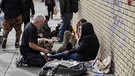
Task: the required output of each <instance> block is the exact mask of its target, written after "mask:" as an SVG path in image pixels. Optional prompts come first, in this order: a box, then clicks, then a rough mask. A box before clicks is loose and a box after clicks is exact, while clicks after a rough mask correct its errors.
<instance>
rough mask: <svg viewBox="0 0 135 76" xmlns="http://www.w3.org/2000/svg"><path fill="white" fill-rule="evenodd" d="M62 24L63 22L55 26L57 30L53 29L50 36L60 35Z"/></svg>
mask: <svg viewBox="0 0 135 76" xmlns="http://www.w3.org/2000/svg"><path fill="white" fill-rule="evenodd" d="M60 25H61V23H58V25H57V26H56V27H55V30H53V31H52V32H51V34H50V37H58V36H59V31H60Z"/></svg>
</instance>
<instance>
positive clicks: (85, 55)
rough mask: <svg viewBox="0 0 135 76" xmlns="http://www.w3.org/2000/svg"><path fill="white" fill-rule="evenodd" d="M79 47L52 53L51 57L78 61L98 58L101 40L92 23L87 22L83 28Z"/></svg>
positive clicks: (51, 58)
mask: <svg viewBox="0 0 135 76" xmlns="http://www.w3.org/2000/svg"><path fill="white" fill-rule="evenodd" d="M78 45H79V46H78V47H76V48H72V49H71V50H70V51H69V50H67V51H64V52H61V53H58V54H54V55H50V56H49V59H50V60H53V59H64V60H69V59H73V60H76V61H89V60H93V59H95V58H96V56H97V53H98V50H99V41H98V38H97V36H96V34H95V32H94V28H93V26H92V24H91V23H89V22H85V23H84V24H83V25H82V28H81V37H80V39H79V42H78Z"/></svg>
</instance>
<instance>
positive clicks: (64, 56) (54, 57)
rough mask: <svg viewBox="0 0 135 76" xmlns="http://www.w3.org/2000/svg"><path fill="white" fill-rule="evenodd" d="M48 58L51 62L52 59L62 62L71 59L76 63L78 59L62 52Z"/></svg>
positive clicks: (73, 55)
mask: <svg viewBox="0 0 135 76" xmlns="http://www.w3.org/2000/svg"><path fill="white" fill-rule="evenodd" d="M49 58H50V59H51V60H53V59H58V60H60V59H63V60H70V59H73V60H76V61H78V58H77V56H76V55H75V54H64V52H61V53H58V54H54V55H51V56H49Z"/></svg>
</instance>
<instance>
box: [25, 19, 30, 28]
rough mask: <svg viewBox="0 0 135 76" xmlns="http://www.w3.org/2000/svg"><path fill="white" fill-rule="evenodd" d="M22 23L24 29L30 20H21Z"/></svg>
mask: <svg viewBox="0 0 135 76" xmlns="http://www.w3.org/2000/svg"><path fill="white" fill-rule="evenodd" d="M23 22H24V28H25V26H26V24H27V23H29V22H30V19H25V20H23Z"/></svg>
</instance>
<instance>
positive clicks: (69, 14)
mask: <svg viewBox="0 0 135 76" xmlns="http://www.w3.org/2000/svg"><path fill="white" fill-rule="evenodd" d="M72 16H73V13H72V12H65V14H64V16H63V18H62V20H63V22H62V24H61V26H60V27H61V28H60V40H59V41H60V42H62V41H63V37H64V32H65V31H66V30H67V28H68V27H69V23H70V20H71V19H72Z"/></svg>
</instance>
